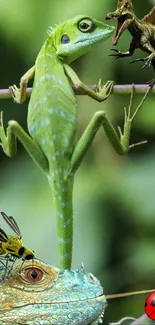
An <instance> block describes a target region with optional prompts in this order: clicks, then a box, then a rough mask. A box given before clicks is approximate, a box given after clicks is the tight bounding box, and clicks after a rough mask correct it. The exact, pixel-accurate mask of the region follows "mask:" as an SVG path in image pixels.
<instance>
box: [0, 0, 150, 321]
mask: <svg viewBox="0 0 155 325" xmlns="http://www.w3.org/2000/svg"><path fill="white" fill-rule="evenodd" d="M142 4H143V5H141V2H140V1H138V0H137V1H136V0H135V1H134V6H135V12H136V14H137V16H138V17H139V18H142V17H143V16H144V15H145V14H146V13H148V12H149V11H150V10H151V7H152V5H155V2H154V1H152V2H151V1H149V0H148V1H143V2H142ZM116 5H117V1H109V0H104V1H103V0H96V1H92V0H85V1H83V0H78V1H73V0H66V1H62V0H57V1H56V0H44V1H38V0H33V1H31V0H22V1H21V0H14V1H11V0H0V88H1V89H2V88H8V86H9V85H12V84H14V83H16V84H18V83H19V79H20V77H21V76H22V75H23V74H24V73H25V72H26V71H27V70H28V69H29V68H30V67H31V66H32V65H33V64H34V60H35V58H36V55H37V53H38V51H39V50H40V47H41V46H42V44H43V42H44V40H45V38H46V30H47V28H48V26H49V25H50V26H54V25H55V24H56V23H59V22H61V21H63V20H67V19H68V18H72V17H74V16H75V15H78V14H86V15H91V16H94V17H95V18H97V19H98V20H102V21H105V16H106V13H108V12H109V11H114V10H115V9H116ZM109 24H113V25H116V22H115V21H113V22H109ZM130 40H131V36H130V34H129V33H128V32H127V31H126V32H125V33H124V34H123V35H122V37H121V38H120V41H119V43H118V45H117V48H118V49H119V50H122V51H126V50H128V47H129V42H130ZM110 48H112V44H111V39H109V40H107V41H106V42H105V43H103V44H100V45H98V46H96V47H95V48H94V49H93V51H91V52H90V53H89V54H87V55H85V56H83V57H82V58H80V59H79V60H77V61H76V62H75V63H73V64H72V66H73V68H74V69H75V71H76V72H77V74H78V75H79V76H80V78H81V79H82V80H83V81H84V82H85V83H86V84H95V83H97V82H98V80H99V78H102V80H103V81H104V82H105V81H107V80H108V79H111V80H115V82H116V83H119V84H126V83H132V82H135V83H145V82H146V81H147V80H150V79H151V77H152V74H153V71H152V69H150V70H147V69H145V70H141V64H142V63H137V64H135V65H129V62H131V61H132V60H133V59H136V58H138V57H140V56H141V57H142V56H145V53H142V52H141V51H137V52H135V54H134V57H132V58H125V59H121V60H114V59H113V58H111V57H108V54H110ZM140 99H141V96H139V95H135V96H134V107H136V105H137V104H138V103H139V101H140ZM78 103H79V128H78V137H80V135H81V134H82V132H83V131H84V129H85V127H86V125H87V124H88V122H89V121H90V119H91V117H92V115H93V114H94V112H95V111H97V110H101V109H103V110H105V111H106V113H107V115H108V117H109V118H110V120H111V121H112V123H113V125H114V126H115V127H116V128H117V125H120V126H122V125H123V118H124V116H123V110H124V106H126V107H127V106H128V103H129V96H126V95H112V96H111V97H110V98H109V99H108V100H107V101H106V102H105V103H97V102H95V101H94V100H93V99H90V98H88V97H86V96H79V97H78ZM27 106H28V101H27V102H26V103H25V104H24V105H21V106H18V105H17V104H14V103H13V102H12V100H11V99H10V100H0V110H3V111H4V124H5V126H7V121H8V120H10V119H15V120H17V121H18V122H19V123H20V124H21V125H22V127H23V128H24V129H25V130H26V129H27V127H26V124H27V123H26V116H27ZM144 139H147V140H148V144H146V145H144V146H141V147H136V148H135V149H133V150H132V151H131V152H130V153H129V154H128V155H126V156H124V157H119V156H118V155H117V154H116V153H115V152H114V150H113V149H112V148H111V146H110V144H109V142H108V140H107V139H106V136H105V134H104V132H103V130H102V129H101V130H100V131H99V132H98V134H97V136H96V139H95V141H94V142H93V145H92V146H91V148H90V149H89V151H88V153H87V155H86V157H85V159H84V161H83V163H82V165H81V166H80V168H79V170H78V172H77V174H76V177H75V188H74V249H73V268H76V267H77V266H78V265H79V264H80V263H81V261H83V262H84V264H85V268H86V270H87V271H89V272H92V273H93V274H95V275H96V276H97V277H98V278H99V279H100V281H101V283H102V285H103V286H104V290H105V293H107V294H109V293H117V292H127V291H132V290H143V289H152V288H155V279H154V274H155V272H154V271H155V254H154V251H155V145H154V142H155V105H154V96H153V95H149V98H148V99H147V101H146V103H145V104H144V105H143V108H142V110H141V111H140V113H139V115H138V116H137V118H136V121H135V123H134V125H133V128H132V135H131V143H133V142H137V141H140V140H144ZM0 210H1V211H4V212H6V213H7V214H8V215H13V216H14V217H15V219H16V220H17V222H18V224H19V226H20V228H21V231H22V235H23V240H24V244H25V246H26V247H31V248H32V249H33V250H34V251H35V253H36V255H37V257H39V258H40V259H42V260H44V261H46V262H49V263H51V264H52V265H58V252H57V234H56V221H55V210H54V206H53V201H52V193H51V189H50V187H49V185H48V182H47V180H46V178H45V176H44V175H43V174H42V172H41V171H40V170H39V169H38V168H37V166H36V165H35V164H34V163H33V161H32V160H31V159H30V157H29V156H28V154H27V153H26V152H25V151H24V149H23V148H22V146H21V145H20V144H19V143H18V154H17V155H16V156H15V157H14V158H12V159H9V158H8V157H6V156H5V155H4V153H3V151H2V149H0ZM0 225H1V226H2V227H3V229H4V230H5V231H6V232H7V233H10V230H9V228H8V226H7V225H6V224H5V223H4V222H3V220H0ZM145 299H146V295H143V296H136V297H134V298H132V297H130V298H123V299H118V300H113V301H110V302H109V305H108V308H107V310H106V314H105V318H104V324H108V322H112V321H116V320H118V319H120V318H122V317H124V316H134V317H138V316H139V315H141V314H142V313H143V312H144V303H145Z"/></svg>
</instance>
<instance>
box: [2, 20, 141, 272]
mask: <svg viewBox="0 0 155 325" xmlns="http://www.w3.org/2000/svg"><path fill="white" fill-rule="evenodd" d="M113 30H114V28H113V27H112V26H108V25H105V24H103V23H102V22H100V21H97V20H96V19H94V18H92V17H86V16H78V17H75V18H73V19H70V20H68V21H66V22H64V23H62V24H60V25H58V26H56V28H54V29H52V30H50V31H49V36H48V38H47V40H46V42H45V44H44V45H43V47H42V49H41V51H40V53H39V55H38V57H37V59H36V62H35V66H34V67H32V68H31V69H30V70H29V71H28V72H27V73H26V74H25V75H24V76H23V77H22V79H21V83H20V89H18V88H17V87H16V86H13V87H11V88H10V90H11V93H12V96H13V98H14V100H15V101H16V102H17V103H22V102H23V101H24V100H25V98H26V87H27V83H28V80H29V79H30V78H32V77H33V76H34V85H33V91H32V95H31V98H30V102H29V107H28V130H29V133H30V135H31V136H29V135H28V134H26V133H25V131H24V130H23V129H22V128H21V127H20V125H19V124H18V123H17V122H16V121H10V122H9V126H8V128H7V135H6V134H5V130H4V127H3V119H2V116H1V126H0V139H1V145H2V147H3V150H4V152H5V154H7V155H8V156H10V157H11V156H13V155H14V154H15V153H16V137H17V138H18V139H19V140H20V142H21V143H22V144H23V146H24V147H25V149H26V150H27V152H28V153H29V155H30V156H31V157H32V159H33V160H34V161H35V162H36V164H37V165H38V166H39V167H40V168H41V169H42V171H43V172H44V173H45V174H46V176H47V178H48V181H49V183H50V185H51V188H52V191H53V197H54V201H55V206H56V217H57V225H58V226H57V228H58V241H59V256H60V267H61V268H64V269H69V268H71V261H72V238H73V202H72V201H73V200H72V193H73V182H74V174H75V172H76V170H77V169H78V167H79V165H80V163H81V161H82V159H83V157H84V155H85V153H86V152H87V150H88V148H89V147H90V145H91V143H92V141H93V139H94V137H95V135H96V133H97V131H98V129H99V128H100V127H103V128H104V130H105V133H106V135H107V137H108V139H109V141H110V143H111V145H112V146H113V148H114V149H115V151H116V152H117V153H118V154H120V155H124V154H126V153H127V152H128V151H129V149H130V146H129V139H130V131H131V125H132V123H133V120H134V117H135V115H136V113H137V112H138V111H139V108H138V109H137V110H136V113H134V114H133V117H131V114H130V113H131V103H130V105H129V110H128V114H126V116H125V123H124V129H123V132H121V131H120V138H119V136H118V135H117V133H116V131H115V130H114V128H113V126H112V125H111V123H110V121H109V120H108V118H107V117H106V114H105V112H104V111H103V110H100V111H98V112H96V113H95V114H94V116H93V117H92V119H91V121H90V123H89V124H88V126H87V128H86V130H85V132H84V133H83V135H82V137H81V138H80V139H79V141H78V142H77V143H76V132H77V101H76V96H75V94H74V92H73V90H72V84H74V86H75V87H76V88H79V89H81V90H82V91H83V94H86V95H88V96H90V97H92V98H94V99H95V100H97V101H100V102H101V101H104V100H105V99H107V98H108V97H109V95H110V94H111V91H112V88H113V82H111V81H108V82H107V83H106V84H105V86H104V87H102V86H101V81H100V82H99V84H98V86H97V87H96V90H95V91H94V90H91V89H90V88H89V87H87V86H86V85H85V84H84V83H83V82H82V81H80V79H79V78H78V76H77V75H76V73H75V72H74V71H73V70H72V68H71V67H70V66H69V64H70V62H72V61H74V60H75V59H77V58H78V57H80V56H81V55H83V54H84V53H86V52H88V51H89V50H90V49H91V48H92V47H93V46H94V45H95V44H96V43H99V42H101V41H104V40H105V39H107V38H108V37H110V36H111V35H112V33H113ZM71 83H72V84H71ZM132 93H133V92H132ZM131 97H132V96H131ZM144 97H145V98H146V96H144ZM131 147H132V146H131Z"/></svg>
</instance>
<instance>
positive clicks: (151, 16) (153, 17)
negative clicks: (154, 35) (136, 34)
mask: <svg viewBox="0 0 155 325" xmlns="http://www.w3.org/2000/svg"><path fill="white" fill-rule="evenodd" d="M142 21H143V22H145V23H149V24H152V25H155V6H154V7H153V8H152V10H151V11H150V12H149V13H148V15H146V16H144V18H143V19H142Z"/></svg>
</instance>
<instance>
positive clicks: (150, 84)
mask: <svg viewBox="0 0 155 325" xmlns="http://www.w3.org/2000/svg"><path fill="white" fill-rule="evenodd" d="M146 83H147V84H148V86H149V87H150V88H152V87H153V86H154V84H155V77H153V78H152V79H151V80H149V81H147V82H146Z"/></svg>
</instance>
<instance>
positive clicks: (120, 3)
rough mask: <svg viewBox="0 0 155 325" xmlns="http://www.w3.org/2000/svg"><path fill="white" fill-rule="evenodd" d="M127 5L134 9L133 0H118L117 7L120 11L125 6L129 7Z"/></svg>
mask: <svg viewBox="0 0 155 325" xmlns="http://www.w3.org/2000/svg"><path fill="white" fill-rule="evenodd" d="M127 4H128V5H129V6H130V8H132V9H133V4H132V1H131V0H118V4H117V7H118V8H119V9H120V8H122V7H124V6H125V5H127Z"/></svg>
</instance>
